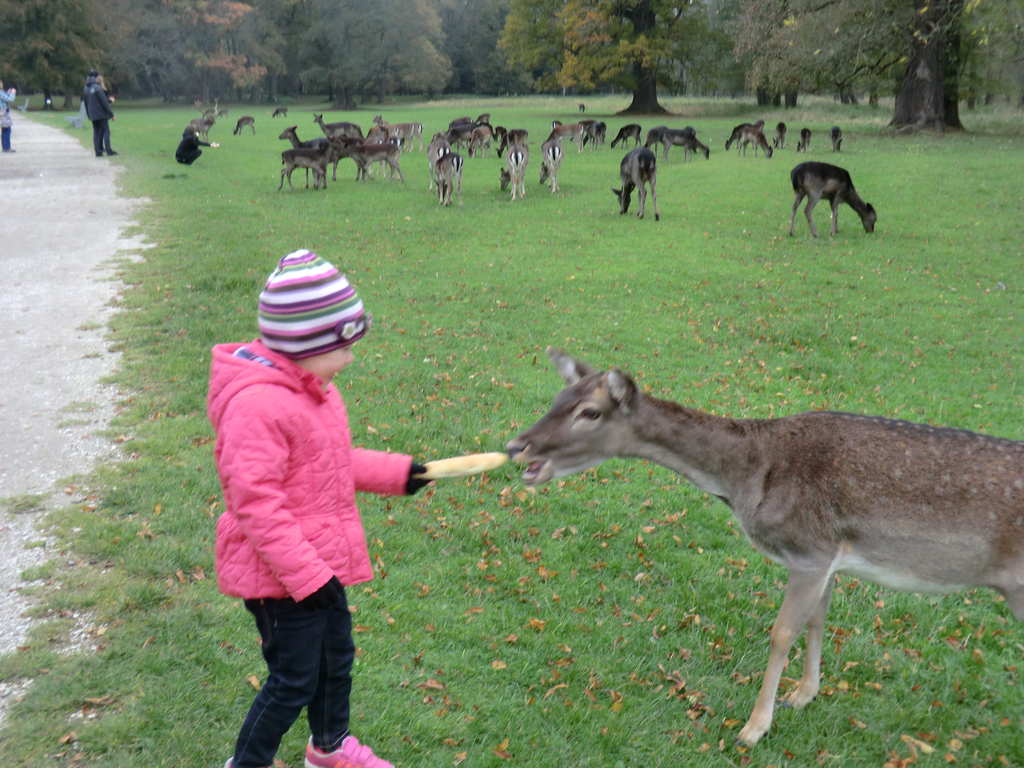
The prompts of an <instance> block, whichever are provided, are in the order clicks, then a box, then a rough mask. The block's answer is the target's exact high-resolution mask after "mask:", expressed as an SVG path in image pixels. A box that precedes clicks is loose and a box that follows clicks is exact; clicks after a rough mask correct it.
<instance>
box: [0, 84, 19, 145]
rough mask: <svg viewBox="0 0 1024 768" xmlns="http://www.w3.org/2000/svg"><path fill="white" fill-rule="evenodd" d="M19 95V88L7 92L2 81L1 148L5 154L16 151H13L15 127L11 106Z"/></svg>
mask: <svg viewBox="0 0 1024 768" xmlns="http://www.w3.org/2000/svg"><path fill="white" fill-rule="evenodd" d="M17 95H18V89H17V88H8V89H7V90H6V91H5V90H4V81H3V80H0V146H2V147H3V151H4V152H13V151H14V150H13V149H11V127H12V126H13V125H14V121H13V120H12V119H11V104H13V103H14V97H15V96H17Z"/></svg>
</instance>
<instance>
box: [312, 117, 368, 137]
mask: <svg viewBox="0 0 1024 768" xmlns="http://www.w3.org/2000/svg"><path fill="white" fill-rule="evenodd" d="M313 122H314V123H316V124H317V125H319V126H320V130H321V131H323V133H324V136H326V137H327V138H328V139H334V138H337V137H339V136H341V137H344V138H347V139H360V140H362V138H363V129H362V128H360V127H359V126H358V125H356V124H355V123H349V122H346V121H344V120H343V121H341V122H339V123H325V122H324V116H323V113H321V114H319V115H313Z"/></svg>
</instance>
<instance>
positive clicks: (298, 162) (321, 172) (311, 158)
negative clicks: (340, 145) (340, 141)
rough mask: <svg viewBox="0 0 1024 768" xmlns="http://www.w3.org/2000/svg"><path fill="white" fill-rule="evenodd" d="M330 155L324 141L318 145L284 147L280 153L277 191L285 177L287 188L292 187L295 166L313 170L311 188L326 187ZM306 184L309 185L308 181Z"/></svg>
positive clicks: (282, 184)
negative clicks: (279, 179)
mask: <svg viewBox="0 0 1024 768" xmlns="http://www.w3.org/2000/svg"><path fill="white" fill-rule="evenodd" d="M330 156H331V153H330V147H329V145H328V144H326V143H324V144H323V145H322V146H318V147H293V148H292V149H286V150H285V151H284V152H282V153H281V183H280V184H278V185H277V191H278V192H280V191H281V188H282V187H283V186H284V180H285V178H286V177H287V179H288V188H289V189H292V171H294V170H295V169H296V168H305V169H306V170H307V172H308V171H312V172H313V189H321V188H323V189H327V163H328V162H329V159H330ZM306 186H307V187H308V186H309V184H308V182H307V184H306Z"/></svg>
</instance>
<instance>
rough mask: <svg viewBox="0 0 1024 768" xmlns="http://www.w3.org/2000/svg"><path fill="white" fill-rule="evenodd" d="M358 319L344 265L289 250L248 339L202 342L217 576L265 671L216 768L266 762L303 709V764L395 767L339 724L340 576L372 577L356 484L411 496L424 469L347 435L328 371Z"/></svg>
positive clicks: (342, 698) (345, 692) (365, 321)
mask: <svg viewBox="0 0 1024 768" xmlns="http://www.w3.org/2000/svg"><path fill="white" fill-rule="evenodd" d="M369 328H370V315H368V314H366V312H365V310H364V308H363V303H362V301H361V300H360V298H359V297H358V296H357V294H356V292H355V289H354V288H353V287H352V285H351V284H350V283H349V282H348V280H347V279H346V278H345V276H344V275H342V274H341V273H340V272H339V271H338V270H337V269H336V268H335V267H334V266H333V265H332V264H330V262H328V261H326V260H324V259H323V258H321V257H319V256H317V255H316V254H315V253H311V252H310V251H306V250H299V251H295V252H293V253H290V254H288V255H287V256H285V257H284V258H282V259H281V260H280V263H279V264H278V266H277V269H276V270H275V271H274V272H273V274H271V275H270V277H269V278H268V280H267V282H266V285H265V287H264V288H263V292H262V293H261V294H260V297H259V330H260V338H258V339H256V340H254V341H252V342H249V343H245V344H218V345H217V346H215V347H214V348H213V360H212V363H211V370H210V389H209V394H208V413H209V417H210V420H211V421H212V422H213V426H214V429H215V431H216V433H217V440H216V448H215V451H214V456H215V459H216V464H217V472H218V475H219V477H220V482H221V487H222V489H223V491H224V513H223V514H222V515H221V516H220V518H219V519H218V520H217V544H216V561H217V583H218V586H219V587H220V590H221V591H222V592H224V593H225V594H227V595H230V596H234V597H240V598H243V600H244V601H245V607H246V608H247V609H248V610H249V612H250V613H252V615H253V616H254V617H255V620H256V627H257V629H258V630H259V633H260V637H261V640H262V650H263V657H264V659H265V661H266V663H267V670H268V676H267V680H266V682H265V683H264V685H263V688H262V690H260V692H259V693H258V694H257V695H256V698H255V700H254V701H253V703H252V706H251V708H250V709H249V714H248V716H247V717H246V718H245V721H244V723H243V724H242V728H241V731H240V732H239V734H238V739H237V742H236V744H235V752H234V755H233V756H232V757H231V758H230V759H229V760H228V761H227V762H226V763H225V768H263V767H264V766H271V765H272V764H273V761H274V755H275V753H276V752H277V749H278V746H279V745H280V743H281V739H282V737H283V736H284V734H285V733H286V732H287V731H288V729H289V728H290V727H291V725H292V724H293V723H294V722H295V720H296V719H297V718H298V717H299V714H300V713H301V711H302V709H303V707H305V708H306V714H307V719H308V722H309V729H310V733H311V736H310V739H309V742H308V744H307V746H306V755H305V765H306V766H307V768H358V767H359V766H365V768H393V766H392V764H391V763H389V762H387V761H385V760H382V759H381V758H379V757H377V756H376V755H375V754H374V753H373V750H371V749H370V748H369V747H367V746H365V745H363V744H360V743H359V741H357V740H356V737H355V736H352V735H351V734H349V730H348V728H349V694H350V691H351V688H352V678H351V671H352V662H353V660H354V658H355V643H354V642H353V638H352V620H351V617H350V615H349V611H348V604H347V602H346V597H345V587H348V586H352V585H354V584H359V583H362V582H365V581H369V580H370V579H372V578H373V569H372V566H371V564H370V555H369V551H368V549H367V545H366V535H365V533H364V531H363V524H362V521H361V519H360V516H359V510H358V509H357V507H356V500H355V494H356V491H369V492H372V493H377V494H381V495H401V494H413V493H415V492H416V491H417V490H419V489H420V488H421V487H422V486H424V485H426V484H427V481H426V480H423V479H421V478H419V477H417V475H418V474H419V473H421V472H423V471H424V467H423V466H421V465H420V464H417V463H416V462H414V461H413V460H412V457H411V456H406V455H403V454H397V453H387V452H384V451H374V450H367V449H363V448H356V447H353V445H352V442H351V435H350V432H349V426H348V415H347V413H346V410H345V403H344V402H343V401H342V399H341V395H340V394H339V393H338V390H337V388H336V387H335V385H334V384H333V382H332V379H333V377H334V376H335V375H336V374H338V373H340V372H341V371H342V370H343V369H344V368H345V367H347V366H348V365H349V364H351V363H352V361H353V354H352V346H353V345H354V344H355V342H357V341H359V340H360V339H361V338H363V336H364V335H365V334H366V333H367V331H368V330H369Z"/></svg>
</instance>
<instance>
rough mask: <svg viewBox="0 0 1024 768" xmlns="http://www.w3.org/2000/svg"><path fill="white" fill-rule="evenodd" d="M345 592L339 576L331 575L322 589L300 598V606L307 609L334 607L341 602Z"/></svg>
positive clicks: (316, 609)
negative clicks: (302, 598)
mask: <svg viewBox="0 0 1024 768" xmlns="http://www.w3.org/2000/svg"><path fill="white" fill-rule="evenodd" d="M343 594H344V590H343V589H342V586H341V582H340V581H338V577H337V576H331V580H330V581H328V582H327V583H326V584H324V585H323V586H322V587H320V589H318V590H317V591H316V592H314V593H313V594H312V595H310V596H309V597H307V598H305V599H304V600H299V606H300V607H302V608H305V609H306V610H307V611H323V610H326V609H327V608H333V607H334V606H336V605H337V604H338V603H340V602H341V596H342V595H343Z"/></svg>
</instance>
